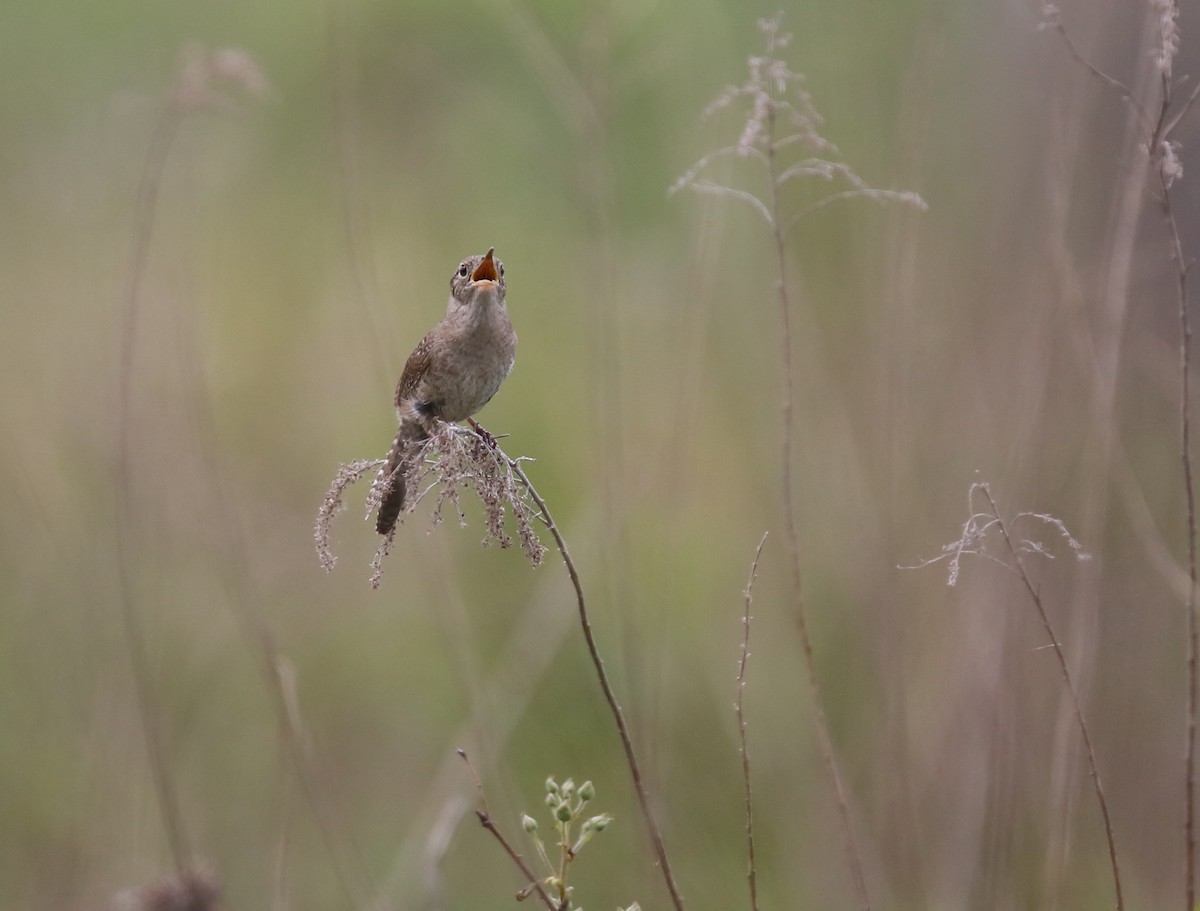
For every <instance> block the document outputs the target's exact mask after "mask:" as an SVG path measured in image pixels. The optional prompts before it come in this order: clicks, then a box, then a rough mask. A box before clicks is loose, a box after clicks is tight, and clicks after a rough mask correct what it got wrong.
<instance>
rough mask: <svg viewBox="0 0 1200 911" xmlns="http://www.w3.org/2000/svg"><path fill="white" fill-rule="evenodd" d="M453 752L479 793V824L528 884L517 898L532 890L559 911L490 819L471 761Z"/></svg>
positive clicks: (461, 752)
mask: <svg viewBox="0 0 1200 911" xmlns="http://www.w3.org/2000/svg"><path fill="white" fill-rule="evenodd" d="M455 752H457V753H458V755H459V756H461V757H462V761H463V762H464V763H466V765H467V772H468V773H469V774H470V776H471V780H472V781H473V782H474V783H475V790H476V791H478V792H479V809H478V810H476V811H475V815H476V816H477V817H478V818H479V824H480V825H481V826H483V827H484V828H485V829H487V830H488V831H489V832H491V833H492V835H493V836H494V837H495V839H496V841H498V842H500V846H501V847H502V848H504V851H505V853H506V854H508V856H509V857H511V858H512V862H513V863H514V864H516V865H517V869H518V870H520V871H521V875H522V876H524V877H525V881H526V882H527V883H528V884H529V885H527V886H526V887H525V889H522V890H521V892H519V893H518V897H524V895H527V894H529V893H528V891H526V890H529V889H532V890H533V891H534V892H536V893H537V895H538V898H540V899H541V900H542V902H543V903H544V904H545V906H546V907H547V908H548V909H549V911H559V907H558V905H556V904H555V903H554V900H553V899H552V898H550V896H549V895H548V894H547V893H546V890H545V889H544V888H542V884H541V882H540V881H539V880H538V878H537V876H535V875H534V872H533V871H532V870H530V869H529V865H528V864H527V863H525V859H524V858H523V857H521V855H520V854H519V853H518V852H517V850H516V848H514V847H513V846H512V845H511V844H509V841H508V839H507V838H505V837H504V833H503V832H501V831H500V828H499V826H497V825H496V821H495V820H494V819H492V812H491V810H489V809H488V802H487V797H485V796H484V793H483V782H481V781H480V780H479V776H478V775H476V774H475V768H474V767H473V766H472V765H471V760H470V758H469V757H468V756H467V751H466V750H462V749H459V750H456V751H455Z"/></svg>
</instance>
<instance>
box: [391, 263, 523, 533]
mask: <svg viewBox="0 0 1200 911" xmlns="http://www.w3.org/2000/svg"><path fill="white" fill-rule="evenodd" d="M495 252H496V248H495V247H492V248H491V249H489V250H488V251H487V253H484V254H483V255H482V256H470V257H468V258H467V259H464V260H463V261H462V262H461V263H459V264H458V268H457V269H455V270H454V275H453V276H452V277H451V279H450V302H449V303H448V304H447V305H446V315H445V316H444V317H442V321H441V322H440V323H438V324H437V325H436V326H434V327H433V328H432V329H431V330H429V333H428V334H427V335H426V336H425V337H424V338H423V339H421V343H420V344H419V345H417V347H416V349H415V350H414V351H413V353H412V354H410V355H409V357H408V362H407V363H406V364H405V365H404V372H403V373H402V374H401V375H400V382H399V383H397V384H396V416H397V417H399V419H400V429H399V430H398V431H397V432H396V439H395V441H394V442H393V443H392V451H391V452H390V453H388V457H387V462H386V463H385V464H384V466H383V468H382V469H380V472H379V477H378V478H377V479H376V482H375V483H376V484H379V485H383V486H384V493H383V497H382V499H381V501H380V504H379V513H378V515H377V516H376V519H375V530H376V531H378V532H379V533H380V534H381V535H387V534H391V532H392V530H393V529H394V528H395V527H396V520H397V518H399V516H400V511H401V510H402V509H404V498H405V490H404V487H405V481H406V476H407V475H408V474H409V472H410V471H411V469H412V468H413V461H414V459H415V458H416V457H417V456H418V454H419V453H420V451H421V444H422V443H424V442H425V440H427V439H428V438H429V434H430V431H431V428H432V426H433V421H434V420H435V419H440V420H443V421H462V420H466V419H467V418H469V417H470V416H471V415H473V414H474V413H475V412H477V411H478V410H479V409H480V408H482V407H483V406H484V405H486V404H487V403H488V401H489V400H490V399H491V397H492V396H493V395H495V394H496V390H497V389H499V388H500V384H501V383H502V382H504V378H505V377H506V376H508V373H509V371H510V370H512V366H513V361H514V360H515V358H516V351H517V334H516V333H515V332H513V327H512V323H510V322H509V321H508V308H507V307H506V306H505V303H504V295H505V290H506V287H505V283H504V263H502V262H500V260H498V259H496V258H495V256H494V255H493V254H494V253H495Z"/></svg>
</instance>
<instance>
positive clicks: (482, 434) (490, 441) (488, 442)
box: [467, 418, 499, 450]
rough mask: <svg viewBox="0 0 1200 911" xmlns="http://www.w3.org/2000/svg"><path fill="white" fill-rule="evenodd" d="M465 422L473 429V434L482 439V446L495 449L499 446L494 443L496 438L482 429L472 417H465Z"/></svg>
mask: <svg viewBox="0 0 1200 911" xmlns="http://www.w3.org/2000/svg"><path fill="white" fill-rule="evenodd" d="M467 423H468V424H470V425H471V429H472V430H474V431H475V435H476V436H478V437H479V439H481V440H483V445H484V446H486V447H487V448H488V449H491V450H496V449H498V448H499V446H497V444H496V438H495V437H494V436H492V435H491V434H490V433H489V432H488V431H486V430H484V429H483V428H482V427H481V426H480V425H479V424H478V423H476V421H475V419H474V418H467Z"/></svg>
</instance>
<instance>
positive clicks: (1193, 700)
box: [1158, 169, 1200, 909]
mask: <svg viewBox="0 0 1200 911" xmlns="http://www.w3.org/2000/svg"><path fill="white" fill-rule="evenodd" d="M1158 179H1159V189H1160V191H1161V192H1162V196H1161V197H1160V201H1161V204H1162V209H1163V214H1164V216H1165V217H1166V220H1167V228H1168V241H1169V243H1170V246H1171V258H1172V259H1173V260H1174V261H1175V264H1176V267H1177V269H1178V272H1177V274H1176V285H1175V287H1176V295H1177V297H1178V304H1179V458H1180V461H1181V462H1182V463H1183V490H1184V497H1185V499H1186V501H1187V555H1188V592H1187V598H1186V600H1185V604H1184V609H1185V612H1186V614H1187V619H1186V623H1187V690H1188V693H1187V743H1186V747H1185V750H1184V767H1185V771H1184V781H1185V784H1184V791H1185V794H1186V801H1187V803H1186V809H1185V814H1184V826H1183V828H1184V849H1185V851H1184V865H1185V871H1186V875H1185V881H1186V886H1185V889H1186V892H1187V905H1186V907H1187V908H1188V909H1192V908H1195V906H1196V863H1195V858H1196V716H1197V713H1198V712H1200V706H1198V705H1197V700H1198V698H1200V668H1198V665H1197V661H1198V658H1197V653H1198V652H1200V618H1197V616H1196V610H1197V606H1196V575H1197V567H1196V493H1195V484H1194V480H1193V476H1192V444H1191V436H1192V429H1191V392H1190V388H1189V387H1190V384H1191V348H1192V325H1191V320H1190V319H1189V317H1188V307H1187V273H1188V265H1189V264H1188V263H1187V261H1186V260H1185V259H1184V255H1183V243H1182V241H1181V240H1180V237H1179V223H1178V222H1177V221H1176V219H1175V210H1174V209H1173V208H1172V206H1171V193H1170V186H1169V184H1168V181H1167V180H1166V178H1165V177H1164V176H1163V174H1162V170H1161V169H1160V170H1159V175H1158Z"/></svg>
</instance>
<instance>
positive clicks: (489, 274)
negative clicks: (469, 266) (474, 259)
mask: <svg viewBox="0 0 1200 911" xmlns="http://www.w3.org/2000/svg"><path fill="white" fill-rule="evenodd" d="M495 252H496V248H495V247H491V248H489V249H488V251H487V253H485V254H484V255H483V262H481V263H480V264H479V265H478V266H476V267H475V271H474V272H472V273H471V281H473V282H482V281H488V282H495V281H499V280H500V276H499V275H497V274H496V261H495V260H494V259H492V254H493V253H495Z"/></svg>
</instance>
